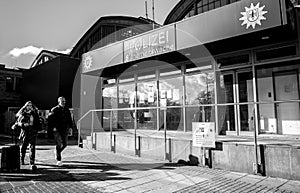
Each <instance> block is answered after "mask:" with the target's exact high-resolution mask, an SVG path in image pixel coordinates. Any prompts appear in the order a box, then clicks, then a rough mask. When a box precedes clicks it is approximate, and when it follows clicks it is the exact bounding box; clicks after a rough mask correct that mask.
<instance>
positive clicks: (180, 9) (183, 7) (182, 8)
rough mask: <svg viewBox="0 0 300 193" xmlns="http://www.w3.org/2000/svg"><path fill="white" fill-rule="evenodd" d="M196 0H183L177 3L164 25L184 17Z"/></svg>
mask: <svg viewBox="0 0 300 193" xmlns="http://www.w3.org/2000/svg"><path fill="white" fill-rule="evenodd" d="M195 1H196V0H181V1H179V2H178V3H177V5H175V7H174V8H173V9H172V10H171V12H170V13H169V15H168V16H167V18H166V19H165V22H164V25H168V24H170V23H174V22H176V21H179V20H181V19H183V17H184V16H185V15H186V13H187V12H188V11H189V10H190V9H191V7H192V6H193V5H194V4H195Z"/></svg>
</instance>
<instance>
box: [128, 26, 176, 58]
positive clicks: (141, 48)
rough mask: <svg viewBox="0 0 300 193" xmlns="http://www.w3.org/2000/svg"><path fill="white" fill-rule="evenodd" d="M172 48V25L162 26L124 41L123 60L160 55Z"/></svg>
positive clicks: (173, 38)
mask: <svg viewBox="0 0 300 193" xmlns="http://www.w3.org/2000/svg"><path fill="white" fill-rule="evenodd" d="M174 50H175V30H174V27H173V26H172V27H167V28H162V29H158V30H155V31H151V33H146V34H145V35H142V36H139V37H137V38H133V39H130V40H127V41H124V62H130V61H134V60H139V59H142V58H147V57H151V56H155V55H160V54H164V53H167V52H172V51H174Z"/></svg>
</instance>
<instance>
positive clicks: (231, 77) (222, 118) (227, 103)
mask: <svg viewBox="0 0 300 193" xmlns="http://www.w3.org/2000/svg"><path fill="white" fill-rule="evenodd" d="M219 82H220V83H219V85H218V89H219V90H218V104H220V105H219V106H218V122H219V123H218V125H219V128H220V134H226V135H228V134H234V135H239V134H246V133H249V131H253V129H254V110H253V104H251V103H252V102H253V79H252V71H251V70H248V69H245V70H238V71H230V72H221V75H220V81H219Z"/></svg>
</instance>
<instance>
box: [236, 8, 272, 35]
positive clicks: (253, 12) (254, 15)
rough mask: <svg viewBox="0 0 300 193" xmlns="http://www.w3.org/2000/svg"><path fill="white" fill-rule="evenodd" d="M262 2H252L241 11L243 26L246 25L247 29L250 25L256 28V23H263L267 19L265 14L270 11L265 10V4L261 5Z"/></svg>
mask: <svg viewBox="0 0 300 193" xmlns="http://www.w3.org/2000/svg"><path fill="white" fill-rule="evenodd" d="M259 4H260V3H257V4H256V6H254V5H253V3H251V5H250V7H249V8H248V7H245V12H241V14H242V15H243V16H242V17H241V18H240V19H239V20H240V21H243V23H242V24H241V26H243V25H246V29H248V28H249V27H250V26H251V27H252V28H253V29H255V27H256V24H257V25H261V21H262V20H266V19H267V18H265V17H264V14H266V13H268V11H264V10H263V9H264V8H265V5H264V6H262V7H260V5H259Z"/></svg>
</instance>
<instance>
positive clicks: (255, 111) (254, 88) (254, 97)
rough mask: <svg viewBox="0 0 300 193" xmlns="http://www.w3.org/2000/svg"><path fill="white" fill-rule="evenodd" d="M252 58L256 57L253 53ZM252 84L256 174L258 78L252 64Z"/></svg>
mask: <svg viewBox="0 0 300 193" xmlns="http://www.w3.org/2000/svg"><path fill="white" fill-rule="evenodd" d="M251 55H252V58H253V56H254V54H253V52H252V54H251ZM252 84H253V99H254V103H253V105H254V108H253V116H252V117H251V119H252V120H251V121H252V122H253V127H254V129H253V132H254V161H255V162H254V163H253V172H254V174H258V173H259V163H258V151H257V134H258V127H259V125H258V121H256V120H258V113H257V112H258V110H257V109H258V108H257V93H256V76H255V66H254V65H253V64H252Z"/></svg>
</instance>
